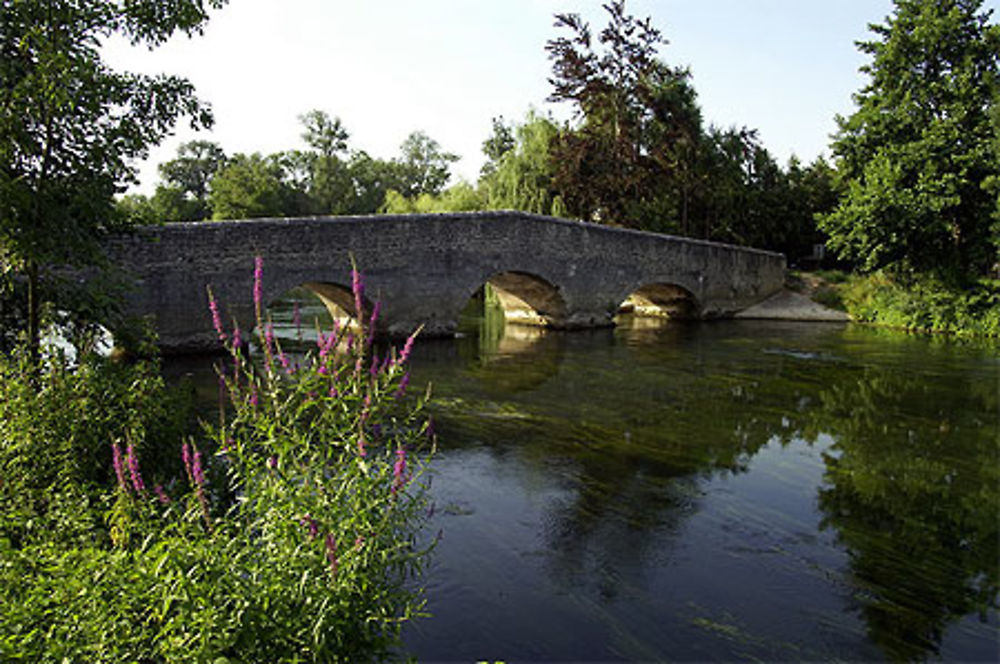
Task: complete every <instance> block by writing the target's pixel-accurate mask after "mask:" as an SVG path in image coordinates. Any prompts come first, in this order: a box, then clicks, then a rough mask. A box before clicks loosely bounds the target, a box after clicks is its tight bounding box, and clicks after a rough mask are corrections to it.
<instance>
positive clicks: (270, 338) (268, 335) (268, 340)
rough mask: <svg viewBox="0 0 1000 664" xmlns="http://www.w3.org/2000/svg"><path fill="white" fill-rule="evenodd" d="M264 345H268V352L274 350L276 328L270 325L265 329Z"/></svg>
mask: <svg viewBox="0 0 1000 664" xmlns="http://www.w3.org/2000/svg"><path fill="white" fill-rule="evenodd" d="M264 343H265V344H267V350H268V352H271V349H272V348H274V326H273V325H271V324H270V323H268V324H267V327H265V328H264Z"/></svg>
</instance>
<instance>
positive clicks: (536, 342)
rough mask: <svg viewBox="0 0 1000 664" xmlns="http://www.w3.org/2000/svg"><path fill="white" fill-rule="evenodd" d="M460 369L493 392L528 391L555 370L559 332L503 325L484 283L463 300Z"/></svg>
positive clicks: (561, 337) (502, 316) (559, 359)
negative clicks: (463, 366)
mask: <svg viewBox="0 0 1000 664" xmlns="http://www.w3.org/2000/svg"><path fill="white" fill-rule="evenodd" d="M458 332H459V335H460V336H459V339H458V348H459V354H460V355H461V357H462V358H463V359H464V360H465V365H466V366H465V371H466V372H467V373H468V374H469V375H470V376H474V377H475V378H476V379H477V380H478V381H480V382H481V383H482V384H483V385H484V386H485V387H488V388H489V389H491V390H492V391H494V392H498V393H504V394H507V393H515V392H520V391H524V390H533V389H536V388H538V387H539V386H541V385H542V384H544V383H545V382H547V381H548V380H550V379H551V378H553V377H554V376H556V375H557V374H558V373H559V365H560V363H561V362H562V356H563V347H564V345H565V335H561V334H549V331H548V330H546V329H545V328H543V327H539V326H535V325H516V324H508V323H507V321H506V318H505V314H504V309H503V306H502V305H501V304H500V301H499V299H498V298H497V296H496V294H495V291H494V290H493V288H492V287H491V286H490V285H489V284H486V285H484V286H483V287H482V288H480V289H479V290H478V291H476V293H475V294H474V295H473V296H472V297H471V298H470V299H469V302H468V304H467V305H466V307H465V309H464V310H463V311H462V313H461V315H460V316H459V321H458Z"/></svg>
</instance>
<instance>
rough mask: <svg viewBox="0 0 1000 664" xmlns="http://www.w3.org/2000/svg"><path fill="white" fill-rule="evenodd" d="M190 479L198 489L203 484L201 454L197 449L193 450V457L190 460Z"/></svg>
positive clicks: (203, 475) (203, 472) (203, 473)
mask: <svg viewBox="0 0 1000 664" xmlns="http://www.w3.org/2000/svg"><path fill="white" fill-rule="evenodd" d="M191 477H192V478H193V479H194V483H195V484H196V485H197V486H199V487H200V486H201V485H202V484H204V483H205V471H204V470H202V467H201V452H199V451H198V448H197V447H196V448H194V455H193V458H192V459H191Z"/></svg>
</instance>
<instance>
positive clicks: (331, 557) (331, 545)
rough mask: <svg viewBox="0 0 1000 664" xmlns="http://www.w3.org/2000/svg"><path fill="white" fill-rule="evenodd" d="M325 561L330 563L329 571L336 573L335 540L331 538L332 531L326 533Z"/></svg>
mask: <svg viewBox="0 0 1000 664" xmlns="http://www.w3.org/2000/svg"><path fill="white" fill-rule="evenodd" d="M325 544H326V561H327V562H328V563H329V564H330V572H331V573H333V575H334V576H336V575H337V540H335V539H334V538H333V533H327V534H326V541H325Z"/></svg>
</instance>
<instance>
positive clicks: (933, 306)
mask: <svg viewBox="0 0 1000 664" xmlns="http://www.w3.org/2000/svg"><path fill="white" fill-rule="evenodd" d="M842 296H843V300H844V304H845V306H846V308H847V311H848V313H850V314H851V316H852V317H853V318H854V319H855V320H858V321H862V322H868V323H875V324H879V325H886V326H889V327H897V328H902V329H907V330H914V331H920V332H945V333H949V334H956V335H967V336H986V337H996V336H1000V281H997V280H991V279H980V280H979V281H977V282H976V283H975V284H973V285H972V286H970V287H968V288H964V289H958V288H955V287H949V286H948V285H946V284H945V283H944V282H942V281H940V280H938V279H935V278H933V277H930V276H918V277H910V278H909V279H907V280H906V281H901V280H900V279H898V278H892V277H890V276H889V275H887V274H885V273H878V274H874V275H869V276H856V277H853V278H851V279H850V280H849V281H848V282H847V284H846V285H845V286H844V287H843V290H842Z"/></svg>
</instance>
